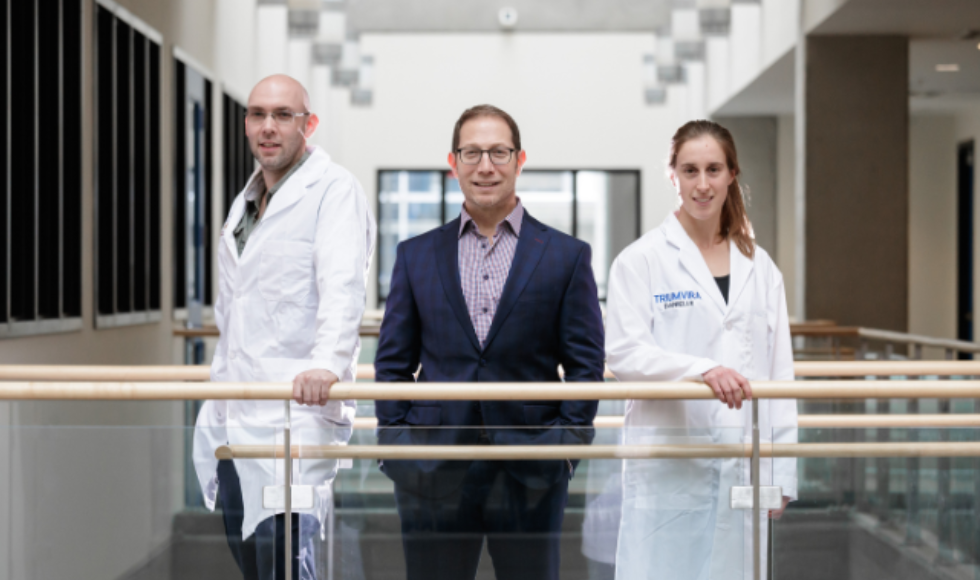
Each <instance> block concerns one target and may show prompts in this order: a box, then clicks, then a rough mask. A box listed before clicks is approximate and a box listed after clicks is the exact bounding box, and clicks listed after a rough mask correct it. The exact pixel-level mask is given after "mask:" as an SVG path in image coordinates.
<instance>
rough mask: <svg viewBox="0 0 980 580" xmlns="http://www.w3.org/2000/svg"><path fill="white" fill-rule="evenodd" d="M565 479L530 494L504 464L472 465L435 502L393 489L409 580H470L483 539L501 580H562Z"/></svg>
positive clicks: (474, 571)
mask: <svg viewBox="0 0 980 580" xmlns="http://www.w3.org/2000/svg"><path fill="white" fill-rule="evenodd" d="M567 499H568V480H567V479H564V478H563V479H562V481H560V482H559V483H557V484H555V485H553V486H551V487H549V488H546V489H531V488H528V487H526V486H525V485H524V484H522V483H521V482H519V481H518V480H516V479H515V478H514V477H513V476H512V475H510V474H509V473H508V472H507V471H506V470H505V469H504V467H503V464H502V463H500V462H494V461H474V462H473V463H471V464H470V466H469V468H468V471H467V473H466V476H465V478H464V479H463V484H462V485H461V486H460V487H459V488H458V489H457V490H456V491H454V492H453V493H451V494H450V495H449V496H447V497H440V498H436V499H432V498H427V497H421V496H418V495H416V494H413V493H408V492H406V491H404V490H401V489H399V486H398V485H396V486H395V501H396V502H397V504H398V515H399V517H400V518H401V523H402V546H403V548H404V550H405V564H406V568H407V578H408V580H472V579H473V578H474V577H475V576H476V570H477V566H478V564H479V562H480V553H481V551H482V548H483V539H484V537H486V540H487V550H488V551H489V552H490V558H491V560H492V561H493V568H494V572H495V574H496V576H497V578H498V580H557V579H558V566H559V561H560V555H559V541H560V537H561V523H562V520H563V519H564V516H565V503H566V501H567Z"/></svg>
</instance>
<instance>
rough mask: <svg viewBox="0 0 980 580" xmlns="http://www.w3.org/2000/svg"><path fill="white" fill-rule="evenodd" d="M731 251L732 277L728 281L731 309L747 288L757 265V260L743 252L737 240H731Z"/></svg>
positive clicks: (729, 243) (729, 305) (729, 306)
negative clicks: (737, 244) (736, 242)
mask: <svg viewBox="0 0 980 580" xmlns="http://www.w3.org/2000/svg"><path fill="white" fill-rule="evenodd" d="M728 245H729V252H731V257H730V258H729V259H730V262H731V274H732V277H731V278H730V279H729V282H728V308H729V310H731V307H732V304H735V301H736V300H738V296H739V294H741V293H742V290H743V289H744V288H745V286H746V283H747V282H748V281H749V278H750V276H751V274H752V268H754V267H755V260H753V259H752V258H749V257H748V256H746V255H745V254H743V253H742V252H741V251H740V250H739V249H738V246H736V245H735V242H732V241H729V242H728Z"/></svg>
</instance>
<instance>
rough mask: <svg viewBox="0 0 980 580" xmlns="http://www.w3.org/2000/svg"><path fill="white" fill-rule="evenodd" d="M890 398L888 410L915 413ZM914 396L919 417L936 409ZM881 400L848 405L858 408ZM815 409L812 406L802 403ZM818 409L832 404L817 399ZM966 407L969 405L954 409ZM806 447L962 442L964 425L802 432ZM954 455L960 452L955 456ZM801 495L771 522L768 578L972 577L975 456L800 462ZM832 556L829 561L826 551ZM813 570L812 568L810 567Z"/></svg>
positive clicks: (970, 436)
mask: <svg viewBox="0 0 980 580" xmlns="http://www.w3.org/2000/svg"><path fill="white" fill-rule="evenodd" d="M908 403H909V402H906V401H891V403H890V405H891V407H890V409H888V412H890V413H891V414H905V413H913V414H914V413H915V412H916V409H915V408H914V406H913V408H912V409H911V410H910V409H908V407H907V405H908ZM934 403H936V401H935V400H933V401H928V400H921V401H919V410H918V412H921V413H935V412H937V409H936V407H935V406H934ZM879 404H880V403H879V402H876V401H869V402H868V403H867V404H865V402H864V401H861V402H860V403H856V404H853V408H854V409H855V410H856V411H857V414H864V411H865V408H864V407H865V406H867V410H870V411H876V410H879V409H878V405H879ZM808 405H814V403H808ZM825 405H828V406H829V405H830V404H829V403H828V404H825ZM957 406H961V407H964V409H960V411H966V412H970V413H972V412H973V401H959V402H954V404H953V405H952V407H953V412H956V411H957V409H956V407H957ZM800 439H801V442H807V443H818V442H821V443H854V442H868V443H888V444H891V443H899V444H915V443H919V442H923V443H928V442H933V443H951V444H957V443H965V442H977V441H980V430H977V429H975V428H974V429H968V428H955V429H950V428H946V429H940V428H915V429H908V428H902V429H899V428H889V429H815V428H810V429H800ZM957 454H959V453H957ZM798 473H799V477H800V491H799V493H800V498H799V501H798V502H795V503H793V504H791V507H790V509H788V510H787V511H786V513H785V515H784V517H783V518H782V519H781V520H779V521H778V522H776V523H775V524H774V526H773V543H774V545H775V546H776V550H775V553H774V556H773V577H775V578H797V577H810V576H808V575H807V574H808V570H809V568H810V565H809V564H808V563H809V562H814V561H817V560H819V561H820V562H821V577H827V578H844V579H850V578H867V579H872V580H875V579H879V578H881V579H884V578H896V577H901V578H952V577H957V578H975V577H978V575H980V567H978V566H977V559H978V555H980V550H978V548H980V546H978V541H980V536H978V529H980V528H978V523H980V505H978V503H977V498H978V497H980V460H978V458H976V457H955V456H953V457H949V456H947V457H860V458H850V457H849V458H843V457H830V458H805V459H800V460H799V470H798ZM830 555H833V557H829V556H830ZM810 573H812V572H810Z"/></svg>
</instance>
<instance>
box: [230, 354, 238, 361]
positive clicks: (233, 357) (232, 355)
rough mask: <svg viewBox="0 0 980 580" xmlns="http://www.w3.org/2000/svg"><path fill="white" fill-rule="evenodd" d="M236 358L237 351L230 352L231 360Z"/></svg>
mask: <svg viewBox="0 0 980 580" xmlns="http://www.w3.org/2000/svg"><path fill="white" fill-rule="evenodd" d="M236 358H238V353H237V352H233V353H231V360H235V359H236Z"/></svg>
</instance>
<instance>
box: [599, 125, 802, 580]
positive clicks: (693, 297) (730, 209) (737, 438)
mask: <svg viewBox="0 0 980 580" xmlns="http://www.w3.org/2000/svg"><path fill="white" fill-rule="evenodd" d="M668 165H669V168H670V172H669V175H670V181H671V183H672V184H673V185H674V188H675V189H676V191H677V194H678V198H679V208H678V209H677V211H675V212H673V213H671V214H670V215H668V216H667V219H665V220H664V222H663V224H661V225H660V227H658V228H656V229H655V230H653V231H651V232H648V233H647V234H646V235H644V236H643V237H642V238H640V239H639V240H637V241H636V242H634V243H633V244H632V245H630V246H629V247H628V248H626V249H625V250H624V251H623V252H622V254H620V255H619V257H617V258H616V261H615V262H614V263H613V266H612V270H611V272H610V274H609V296H608V301H607V307H608V308H607V318H606V356H607V360H608V364H609V368H610V369H611V370H612V371H613V373H615V375H616V377H617V378H618V379H619V380H621V381H681V380H695V381H703V382H704V383H705V384H706V387H710V388H711V390H712V391H713V392H714V394H715V396H716V397H717V399H718V400H717V401H714V400H701V401H672V400H642V401H641V400H636V401H629V402H628V403H627V408H626V427H625V429H626V431H625V438H626V442H627V443H628V444H718V443H739V442H742V443H747V442H751V440H752V439H751V423H752V421H751V417H752V413H751V405H753V404H755V403H756V401H754V400H753V401H750V400H749V399H751V393H752V391H751V385H750V383H749V381H753V380H762V381H765V380H793V351H792V347H791V344H790V334H789V322H788V319H787V314H786V298H785V293H784V290H783V280H782V276H781V274H780V273H779V270H778V269H777V268H776V266H775V264H773V262H772V259H770V258H769V255H768V254H767V253H766V252H765V250H763V249H762V248H760V247H758V246H756V245H755V243H754V241H753V239H752V233H751V232H752V230H751V225H750V224H749V221H748V217H747V215H746V211H745V202H744V199H743V195H742V191H741V188H740V187H739V183H738V176H739V166H738V157H737V154H736V150H735V143H734V140H733V139H732V136H731V134H730V133H729V132H728V131H727V130H726V129H725V128H723V127H721V126H720V125H718V124H717V123H713V122H711V121H692V122H690V123H687V124H686V125H684V126H683V127H681V128H680V129H678V131H677V133H676V134H675V135H674V137H673V139H672V141H671V149H670V157H669V163H668ZM743 395H744V398H745V399H746V401H745V402H744V403H743V401H742V396H743ZM759 404H760V405H761V406H760V408H759V412H760V413H759V415H760V434H761V439H762V441H763V442H766V441H776V442H780V443H791V442H795V441H796V425H797V420H796V402H795V401H792V400H764V401H761V402H760V403H759ZM761 482H762V485H777V486H781V487H782V495H783V509H785V507H786V504H787V503H788V502H789V501H791V500H793V499H795V498H796V460H795V459H778V460H776V462H775V466H773V462H772V460H763V461H762V465H761ZM736 485H750V479H749V461H748V460H747V459H676V460H665V459H650V460H628V461H626V462H625V463H624V470H623V520H622V522H621V525H620V532H619V543H618V548H617V558H616V578H618V579H621V580H624V579H628V580H636V579H647V578H649V579H658V580H659V579H669V580H709V579H710V580H714V579H719V578H725V579H735V578H738V579H741V578H751V577H752V569H753V564H752V531H751V530H752V528H751V525H752V520H751V510H747V511H744V512H743V511H732V510H731V508H730V503H729V502H730V500H729V493H730V489H731V487H732V486H736ZM782 511H783V510H782V509H780V510H776V511H773V512H768V514H766V512H763V513H764V514H765V515H768V516H769V517H774V518H778V517H779V516H781V515H782ZM764 519H765V518H764ZM761 523H762V525H763V526H765V525H766V524H767V522H766V521H763V522H761ZM762 537H763V538H766V537H767V528H766V527H763V531H762ZM763 570H765V564H764V566H763Z"/></svg>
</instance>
